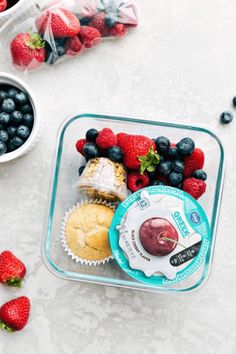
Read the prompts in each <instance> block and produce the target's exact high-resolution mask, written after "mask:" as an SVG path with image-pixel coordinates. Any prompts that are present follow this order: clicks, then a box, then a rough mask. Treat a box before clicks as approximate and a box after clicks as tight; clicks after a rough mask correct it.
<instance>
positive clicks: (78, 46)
mask: <svg viewBox="0 0 236 354" xmlns="http://www.w3.org/2000/svg"><path fill="white" fill-rule="evenodd" d="M82 49H83V44H82V43H81V41H80V39H79V37H78V36H75V37H70V38H68V39H67V41H66V44H65V50H66V54H67V55H77V54H79V53H80V52H81V50H82Z"/></svg>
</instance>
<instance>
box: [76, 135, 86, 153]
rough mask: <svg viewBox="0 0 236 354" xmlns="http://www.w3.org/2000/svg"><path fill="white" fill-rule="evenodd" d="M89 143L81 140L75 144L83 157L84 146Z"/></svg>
mask: <svg viewBox="0 0 236 354" xmlns="http://www.w3.org/2000/svg"><path fill="white" fill-rule="evenodd" d="M87 143H88V140H86V139H79V140H78V141H77V143H76V144H75V147H76V150H77V151H78V152H80V153H81V154H82V155H83V149H84V145H85V144H87Z"/></svg>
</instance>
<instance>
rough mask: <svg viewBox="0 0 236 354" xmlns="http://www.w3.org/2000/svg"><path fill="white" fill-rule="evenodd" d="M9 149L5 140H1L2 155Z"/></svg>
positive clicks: (0, 151)
mask: <svg viewBox="0 0 236 354" xmlns="http://www.w3.org/2000/svg"><path fill="white" fill-rule="evenodd" d="M6 151H7V146H6V144H5V143H4V142H3V141H0V155H3V154H5V152H6Z"/></svg>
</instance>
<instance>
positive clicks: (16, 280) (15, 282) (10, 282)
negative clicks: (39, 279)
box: [6, 278, 21, 288]
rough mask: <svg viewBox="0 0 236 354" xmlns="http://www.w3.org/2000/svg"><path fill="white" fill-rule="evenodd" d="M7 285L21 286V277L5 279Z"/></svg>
mask: <svg viewBox="0 0 236 354" xmlns="http://www.w3.org/2000/svg"><path fill="white" fill-rule="evenodd" d="M6 283H7V285H8V286H16V287H17V288H20V287H21V278H11V279H8V280H7V281H6Z"/></svg>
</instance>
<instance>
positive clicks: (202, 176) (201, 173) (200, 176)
mask: <svg viewBox="0 0 236 354" xmlns="http://www.w3.org/2000/svg"><path fill="white" fill-rule="evenodd" d="M193 177H195V178H197V179H202V180H203V181H205V180H206V179H207V174H206V172H205V171H203V170H196V171H194V172H193Z"/></svg>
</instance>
